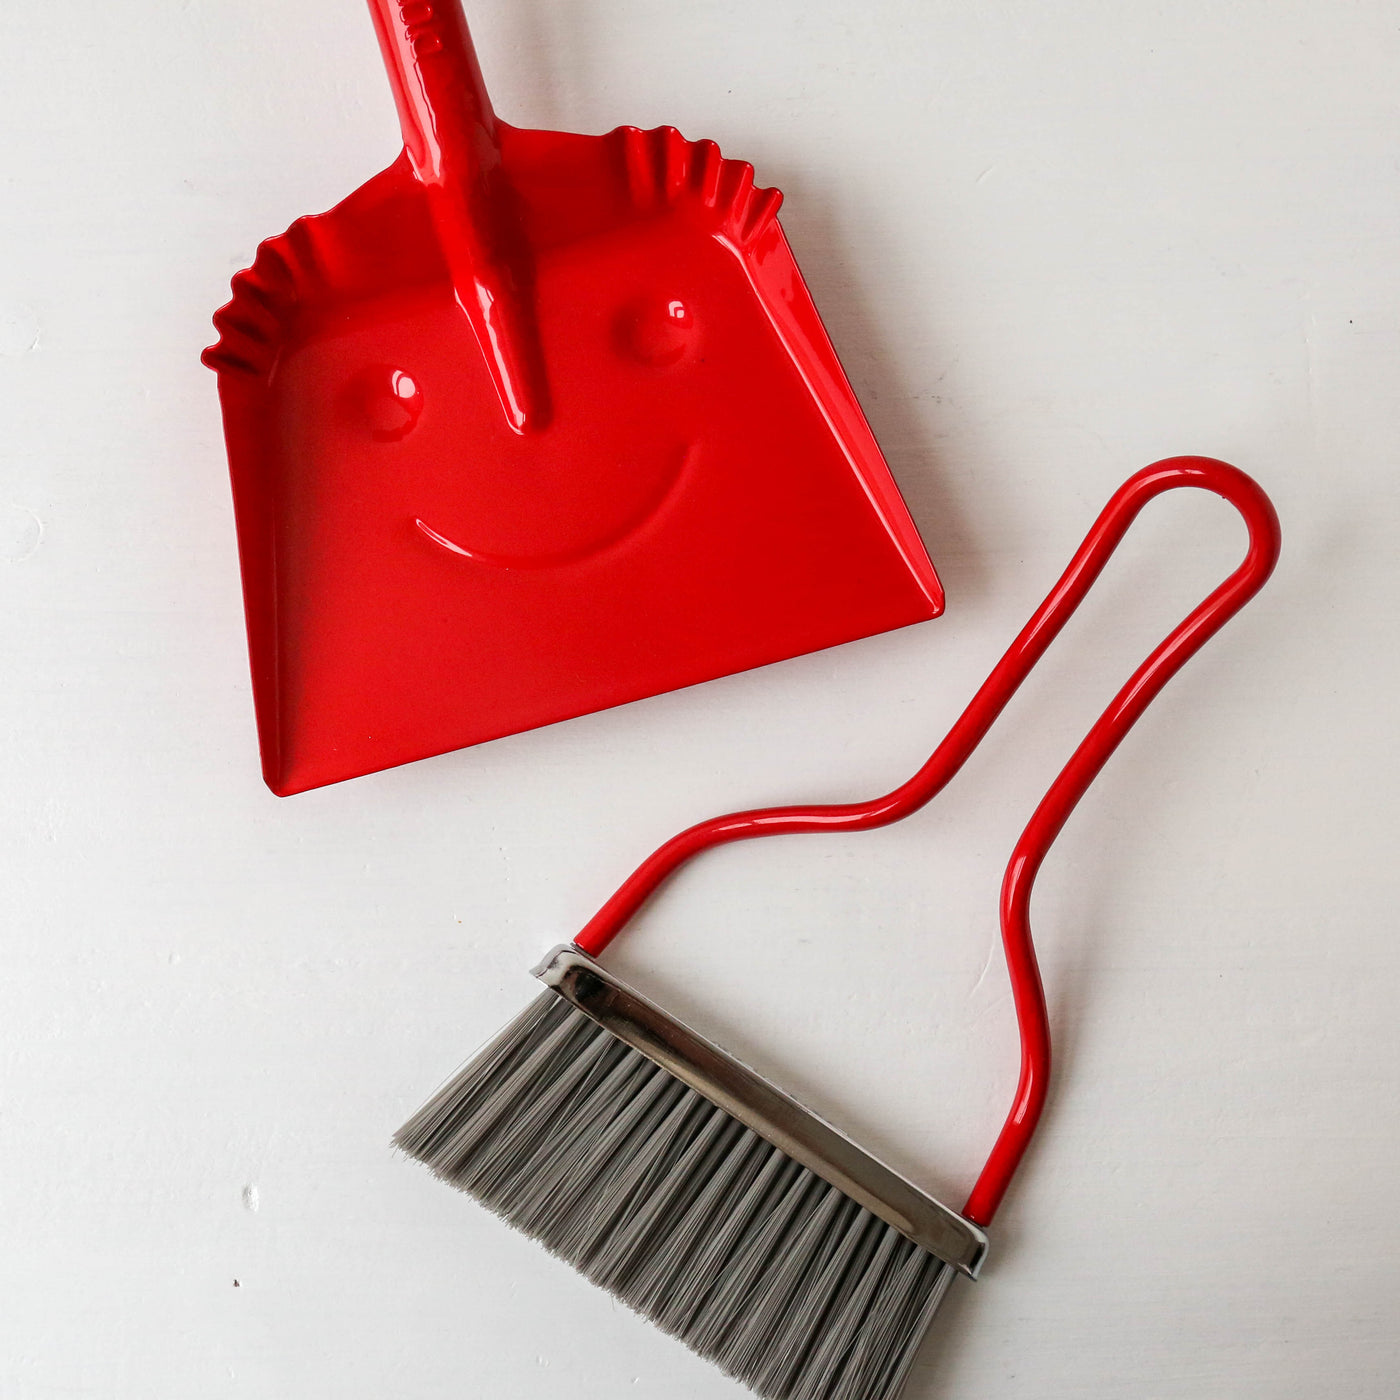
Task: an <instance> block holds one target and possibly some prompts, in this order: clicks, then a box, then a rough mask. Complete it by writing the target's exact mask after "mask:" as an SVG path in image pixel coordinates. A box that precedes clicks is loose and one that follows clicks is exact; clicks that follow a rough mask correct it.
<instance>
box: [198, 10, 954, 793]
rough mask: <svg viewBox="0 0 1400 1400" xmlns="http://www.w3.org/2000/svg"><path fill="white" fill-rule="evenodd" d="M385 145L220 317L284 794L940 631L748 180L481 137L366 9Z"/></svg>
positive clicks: (533, 138)
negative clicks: (886, 637) (723, 679)
mask: <svg viewBox="0 0 1400 1400" xmlns="http://www.w3.org/2000/svg"><path fill="white" fill-rule="evenodd" d="M371 10H372V11H373V14H374V19H375V24H376V27H377V29H378V31H379V41H380V47H381V49H382V51H383V54H384V58H385V62H386V65H387V67H388V70H389V75H390V78H391V81H392V83H393V88H394V95H395V99H396V102H397V105H398V111H399V117H400V121H401V124H402V128H403V134H404V147H405V149H404V152H403V154H402V155H401V156H400V158H399V159H398V160H396V161H395V162H394V164H393V165H391V166H390V167H389V168H388V169H387V170H385V171H383V172H382V173H381V174H379V175H376V176H375V177H374V178H373V179H371V180H370V181H369V182H368V183H366V184H365V185H362V186H361V187H360V188H359V189H358V190H356V191H355V192H354V193H353V194H352V195H350V197H349V198H348V199H346V200H344V201H343V202H342V203H341V204H339V205H337V206H336V207H335V208H334V209H332V210H330V211H329V212H328V213H326V214H321V215H317V216H314V217H308V218H304V219H299V220H298V221H297V222H296V223H294V224H293V225H292V226H291V228H289V229H288V230H287V232H286V233H285V234H282V235H280V236H279V237H276V238H272V239H269V240H268V241H267V242H265V243H264V244H263V245H262V246H261V247H260V248H259V249H258V253H257V257H256V259H255V260H254V263H253V266H252V267H251V268H249V269H248V270H247V271H245V272H241V273H239V274H238V275H237V276H236V277H235V278H234V281H233V299H232V300H231V301H230V302H229V303H228V305H227V306H225V307H223V308H222V309H221V310H220V311H219V312H218V313H217V314H216V316H215V325H216V327H217V329H218V332H219V340H218V343H217V344H216V345H214V346H212V347H211V348H210V349H209V350H207V351H206V352H205V354H204V360H205V363H206V364H208V365H209V366H210V367H211V368H213V369H215V370H217V371H218V376H219V393H220V399H221V402H222V405H223V417H224V430H225V436H226V438H227V443H228V455H229V466H230V470H231V473H232V477H233V489H234V503H235V510H236V515H237V523H238V539H239V552H240V556H241V561H242V569H243V587H244V600H245V605H246V610H247V620H248V636H249V646H250V651H251V655H252V670H253V689H254V698H255V703H256V709H257V717H258V729H259V735H260V742H261V747H262V757H263V771H264V775H265V777H266V779H267V782H268V784H269V786H271V787H272V789H273V790H274V791H275V792H278V793H291V792H297V791H301V790H303V789H305V788H310V787H316V786H319V785H320V784H323V783H330V782H336V781H338V780H340V779H343V778H350V777H354V776H356V775H358V774H362V773H368V772H372V771H375V770H377V769H381V768H386V767H389V766H391V765H394V764H398V763H404V762H408V761H410V760H413V759H418V758H424V757H427V756H428V755H430V754H435V753H442V752H444V751H446V750H449V749H455V748H459V747H461V746H463V745H466V744H474V743H478V742H481V741H483V740H486V739H491V738H495V737H497V736H499V735H502V734H508V733H512V732H515V731H517V730H521V729H527V728H531V727H533V726H535V725H540V724H547V723H550V722H552V721H555V720H560V719H565V718H568V717H569V716H572V715H578V714H583V713H586V712H589V711H592V710H597V709H602V708H604V707H606V706H610V705H617V704H621V703H623V702H624V701H629V700H635V699H638V698H640V697H642V696H646V695H653V694H657V693H659V692H661V691H665V690H670V689H674V688H676V687H678V686H684V685H690V684H693V683H695V682H697V681H703V680H707V679H710V678H712V677H715V676H720V675H725V674H728V673H730V672H734V671H739V670H744V669H746V668H748V667H752V666H758V665H761V664H764V663H766V662H770V661H776V660H779V659H781V658H783V657H788V656H794V655H797V654H799V653H802V652H807V651H812V650H816V649H817V648H820V647H826V646H831V645H834V644H836V643H838V642H844V641H849V640H851V639H852V638H856V637H861V636H866V635H869V634H871V633H874V632H880V631H884V630H886V629H889V628H893V627H900V626H903V625H905V624H908V623H912V622H917V621H921V620H923V619H925V618H929V617H933V616H935V615H936V614H937V613H938V612H939V611H941V609H942V601H943V599H942V591H941V589H940V587H939V584H938V580H937V577H936V575H935V574H934V571H933V567H932V565H931V564H930V562H929V559H928V556H927V554H926V553H925V551H924V548H923V545H922V543H921V541H920V539H919V536H918V532H917V531H916V529H915V528H914V525H913V522H912V521H911V520H910V518H909V514H908V511H907V510H906V508H905V506H904V503H903V501H902V499H901V498H900V495H899V492H898V489H897V488H896V486H895V484H894V481H893V479H892V477H891V476H890V473H889V470H888V468H887V467H886V465H885V462H884V459H883V458H882V456H881V454H880V450H879V448H878V447H877V446H876V443H875V440H874V438H873V437H872V436H871V432H870V429H869V427H868V425H867V424H866V421H865V418H864V415H863V414H862V413H861V410H860V406H859V405H858V404H857V402H856V399H855V396H854V394H853V393H852V391H851V388H850V385H849V384H848V383H847V381H846V377H845V375H844V374H843V373H842V371H841V366H840V364H839V362H838V361H837V358H836V355H835V352H834V351H833V349H832V347H831V344H830V342H829V340H828V339H827V337H826V334H825V332H824V330H823V328H822V324H821V321H820V319H819V317H818V315H817V312H816V308H815V307H814V306H813V304H812V300H811V297H810V296H809V295H808V292H807V289H806V287H805V285H804V284H803V281H802V276H801V274H800V273H799V271H798V269H797V265H796V263H795V262H794V261H793V257H792V253H791V250H790V249H789V247H788V244H787V241H786V239H785V238H784V236H783V232H782V229H781V228H780V227H779V225H778V222H777V218H776V215H777V210H778V205H779V202H780V199H781V196H780V195H779V194H778V192H777V191H776V190H768V189H759V188H756V187H755V185H754V183H753V171H752V168H751V167H750V166H748V165H746V164H743V163H741V162H738V161H734V160H726V159H724V158H723V157H722V156H721V155H720V152H719V150H718V148H717V147H716V146H715V145H714V144H713V143H712V142H708V141H699V142H694V141H687V140H685V139H684V138H683V137H682V136H681V135H680V134H679V133H678V132H676V131H674V130H672V129H671V128H669V127H662V128H660V129H658V130H655V131H647V132H643V131H639V130H636V129H635V128H631V127H623V128H621V129H619V130H617V131H614V132H611V133H610V134H608V135H606V136H580V135H573V134H569V133H564V132H553V131H527V130H521V129H519V128H515V127H511V126H508V125H507V124H506V123H505V122H502V121H500V120H499V119H498V118H497V117H496V115H495V113H494V112H493V111H492V108H491V103H490V100H489V99H488V97H487V95H486V89H485V87H484V85H483V83H482V79H481V74H480V70H479V68H478V66H477V62H476V56H475V53H474V51H473V49H472V44H471V40H470V37H469V35H468V33H467V28H466V23H465V20H464V19H463V17H462V15H461V12H460V10H459V9H458V6H457V4H456V3H455V0H445V3H440V0H433V3H431V4H429V3H408V4H403V3H398V0H371Z"/></svg>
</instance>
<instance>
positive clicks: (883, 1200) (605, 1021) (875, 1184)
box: [533, 944, 987, 1278]
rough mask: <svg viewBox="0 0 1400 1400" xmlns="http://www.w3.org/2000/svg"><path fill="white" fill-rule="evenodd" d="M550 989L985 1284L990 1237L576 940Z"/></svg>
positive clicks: (564, 947)
mask: <svg viewBox="0 0 1400 1400" xmlns="http://www.w3.org/2000/svg"><path fill="white" fill-rule="evenodd" d="M533 972H534V976H536V977H538V978H539V979H540V981H541V982H543V983H544V984H545V985H546V986H547V987H549V988H551V989H552V990H553V991H554V992H555V993H557V994H558V995H559V996H561V997H562V998H563V999H564V1000H565V1001H567V1002H569V1003H570V1004H571V1005H572V1006H574V1007H575V1008H576V1009H577V1010H579V1011H581V1012H583V1014H584V1015H585V1016H587V1017H589V1018H590V1019H591V1020H592V1021H594V1022H596V1023H597V1024H598V1025H600V1026H602V1027H603V1029H604V1030H606V1031H608V1032H609V1033H610V1034H611V1035H613V1036H615V1037H616V1038H617V1039H619V1040H621V1041H622V1042H623V1043H624V1044H626V1045H628V1046H630V1047H631V1048H632V1049H634V1050H636V1051H637V1052H638V1053H639V1054H642V1055H645V1056H646V1057H647V1059H649V1060H651V1061H653V1063H655V1064H658V1065H660V1066H661V1068H662V1069H664V1070H666V1071H667V1072H668V1073H669V1074H671V1075H673V1076H674V1077H675V1078H676V1079H679V1080H680V1081H681V1082H682V1083H683V1084H685V1085H687V1086H688V1087H689V1088H691V1089H693V1090H695V1092H696V1093H698V1094H700V1095H702V1096H703V1097H704V1098H706V1099H708V1100H709V1101H710V1102H711V1103H713V1104H716V1105H718V1107H720V1108H722V1109H723V1110H724V1111H725V1112H726V1113H728V1114H729V1115H730V1116H731V1117H734V1118H737V1119H738V1120H739V1121H740V1122H741V1123H743V1124H744V1126H745V1127H747V1128H749V1129H751V1130H752V1131H753V1132H755V1133H757V1134H758V1135H759V1136H760V1137H762V1138H764V1139H765V1140H766V1141H768V1142H771V1143H772V1144H773V1145H774V1146H775V1147H777V1148H779V1149H780V1150H781V1151H782V1152H785V1153H786V1154H787V1155H788V1156H789V1157H791V1158H793V1160H794V1161H797V1162H799V1163H800V1164H801V1165H802V1166H804V1167H806V1168H808V1169H809V1170H810V1171H812V1172H815V1173H816V1174H817V1175H818V1176H820V1177H821V1178H822V1179H823V1180H824V1181H827V1182H829V1183H830V1184H831V1185H832V1186H834V1187H836V1189H837V1190H839V1191H842V1192H844V1193H845V1194H846V1195H848V1196H849V1197H851V1199H852V1200H854V1201H857V1202H858V1203H859V1204H860V1205H862V1206H864V1207H865V1208H866V1209H867V1210H869V1211H870V1212H871V1213H872V1214H873V1215H875V1216H877V1217H878V1218H879V1219H881V1220H883V1221H884V1222H885V1223H886V1224H887V1225H890V1226H892V1227H893V1228H894V1229H895V1230H898V1231H899V1233H900V1234H902V1235H904V1236H905V1238H906V1239H909V1240H911V1241H913V1243H915V1244H916V1245H918V1246H919V1247H920V1248H921V1249H924V1250H927V1251H928V1253H930V1254H932V1255H934V1256H935V1257H936V1258H938V1259H941V1260H943V1262H944V1263H946V1264H951V1265H952V1266H953V1267H954V1268H956V1269H957V1270H959V1272H961V1273H964V1274H966V1275H967V1276H968V1277H969V1278H976V1277H977V1275H978V1272H979V1271H980V1269H981V1267H982V1262H983V1260H984V1258H985V1257H986V1252H987V1236H986V1234H985V1232H984V1231H983V1230H982V1229H981V1228H980V1227H979V1226H977V1225H975V1224H974V1223H973V1222H972V1221H970V1220H968V1219H967V1218H966V1217H964V1216H962V1215H960V1214H959V1213H958V1212H957V1211H955V1210H952V1209H951V1208H950V1207H948V1206H945V1205H944V1204H943V1203H942V1202H940V1201H937V1200H935V1199H934V1198H933V1197H932V1196H929V1195H928V1194H927V1193H925V1192H923V1191H921V1190H919V1188H918V1187H917V1186H915V1185H914V1184H913V1183H912V1182H910V1181H907V1180H906V1179H905V1178H904V1177H902V1176H900V1175H899V1174H898V1173H897V1172H895V1171H894V1170H893V1169H892V1168H890V1167H887V1166H886V1165H885V1164H884V1163H883V1162H880V1161H879V1160H877V1159H876V1158H874V1157H872V1156H871V1155H870V1154H869V1153H868V1152H866V1151H865V1149H864V1148H862V1147H860V1146H859V1145H858V1144H857V1143H854V1142H852V1141H851V1139H850V1138H848V1137H847V1136H846V1135H845V1134H844V1133H842V1132H841V1131H840V1130H839V1129H838V1128H835V1127H833V1126H832V1125H831V1124H830V1123H828V1122H826V1121H825V1119H823V1118H821V1117H819V1116H818V1115H817V1114H815V1113H813V1112H812V1111H811V1109H809V1108H807V1107H805V1106H804V1105H803V1104H801V1103H799V1102H798V1101H797V1100H796V1099H794V1098H792V1097H791V1096H790V1095H788V1094H786V1093H784V1092H783V1091H782V1090H781V1089H779V1088H778V1087H777V1086H776V1085H774V1084H772V1083H771V1082H769V1081H768V1080H767V1079H765V1078H764V1077H763V1076H762V1075H760V1074H758V1073H756V1072H755V1071H754V1070H752V1069H750V1068H749V1067H748V1066H747V1065H745V1064H743V1063H742V1062H741V1061H739V1060H736V1059H735V1058H734V1057H733V1056H732V1055H730V1054H728V1053H727V1052H726V1051H724V1050H722V1049H720V1048H719V1046H717V1045H715V1044H714V1043H713V1042H712V1041H709V1040H706V1039H705V1038H704V1037H703V1036H701V1035H700V1034H699V1033H698V1032H696V1031H694V1030H692V1029H690V1027H689V1026H686V1025H685V1024H683V1023H682V1022H680V1021H678V1020H677V1019H676V1018H675V1017H674V1016H671V1015H669V1014H668V1013H667V1012H665V1011H663V1010H662V1009H661V1008H660V1007H658V1006H657V1005H656V1004H655V1003H654V1002H652V1001H650V1000H648V999H647V998H646V997H644V996H643V995H642V994H641V993H640V992H638V991H636V990H635V989H634V988H632V987H629V986H628V985H627V984H626V983H624V982H621V981H619V980H618V979H617V978H616V977H614V976H613V975H612V973H610V972H609V971H608V970H607V969H606V968H604V967H603V966H602V965H601V964H600V963H598V962H597V961H596V960H595V959H593V958H591V957H589V956H588V954H587V953H584V952H583V951H582V950H581V949H580V948H578V947H577V946H576V945H574V944H560V945H559V946H558V947H556V948H554V949H553V950H552V951H551V952H550V953H549V954H548V956H546V958H545V959H544V961H543V962H541V963H540V965H539V966H538V967H536V968H535V969H534V970H533Z"/></svg>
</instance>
